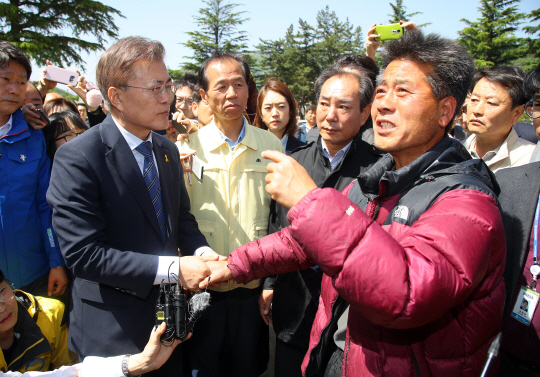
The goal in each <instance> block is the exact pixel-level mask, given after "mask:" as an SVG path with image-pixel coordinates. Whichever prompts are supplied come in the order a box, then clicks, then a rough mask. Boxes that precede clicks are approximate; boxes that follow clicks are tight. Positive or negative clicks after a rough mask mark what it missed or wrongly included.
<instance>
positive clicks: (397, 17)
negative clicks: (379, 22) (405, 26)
mask: <svg viewBox="0 0 540 377" xmlns="http://www.w3.org/2000/svg"><path fill="white" fill-rule="evenodd" d="M390 7H391V8H392V14H389V15H388V17H390V19H389V20H388V23H390V24H398V23H399V21H402V20H403V21H410V20H411V17H414V16H416V15H419V14H423V13H422V12H413V13H408V14H407V7H406V6H405V4H403V0H396V3H395V4H393V3H390ZM427 25H431V22H428V23H425V24H422V25H418V27H423V26H427Z"/></svg>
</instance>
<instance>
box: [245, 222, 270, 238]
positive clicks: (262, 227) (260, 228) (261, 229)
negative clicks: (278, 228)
mask: <svg viewBox="0 0 540 377" xmlns="http://www.w3.org/2000/svg"><path fill="white" fill-rule="evenodd" d="M267 234H268V220H255V221H253V222H252V223H251V224H250V225H249V228H248V237H249V239H250V241H254V240H258V239H260V238H263V237H264V236H266V235H267Z"/></svg>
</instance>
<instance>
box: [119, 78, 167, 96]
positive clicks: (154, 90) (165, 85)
mask: <svg viewBox="0 0 540 377" xmlns="http://www.w3.org/2000/svg"><path fill="white" fill-rule="evenodd" d="M167 82H169V83H170V84H160V85H156V86H154V87H153V88H144V87H142V86H133V85H120V87H121V88H136V89H144V90H151V91H152V92H153V93H154V98H155V99H160V98H162V97H163V96H164V95H165V92H166V90H167V89H166V88H167V87H169V94H170V95H171V96H173V95H174V80H173V79H171V80H169V81H167ZM160 86H162V87H163V89H161V90H160V91H157V88H159V87H160ZM124 90H125V89H124ZM156 94H158V95H159V96H158V97H156Z"/></svg>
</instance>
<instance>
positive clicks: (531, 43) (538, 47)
mask: <svg viewBox="0 0 540 377" xmlns="http://www.w3.org/2000/svg"><path fill="white" fill-rule="evenodd" d="M539 21H540V8H538V9H536V10H533V11H532V12H531V14H530V15H529V22H531V23H533V22H539ZM523 31H524V32H525V33H527V34H529V35H531V36H532V38H528V39H527V42H528V47H529V51H528V54H527V55H528V59H527V61H526V62H525V64H523V68H524V69H525V70H526V71H530V70H532V69H533V68H534V67H536V65H538V64H539V63H540V22H539V23H538V24H537V25H536V26H525V27H524V28H523Z"/></svg>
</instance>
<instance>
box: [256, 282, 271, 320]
mask: <svg viewBox="0 0 540 377" xmlns="http://www.w3.org/2000/svg"><path fill="white" fill-rule="evenodd" d="M273 300H274V290H273V289H263V291H262V292H261V295H260V296H259V311H260V312H261V317H262V319H263V321H264V323H266V324H267V325H268V324H269V323H273V322H272V308H271V306H272V301H273Z"/></svg>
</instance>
